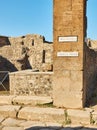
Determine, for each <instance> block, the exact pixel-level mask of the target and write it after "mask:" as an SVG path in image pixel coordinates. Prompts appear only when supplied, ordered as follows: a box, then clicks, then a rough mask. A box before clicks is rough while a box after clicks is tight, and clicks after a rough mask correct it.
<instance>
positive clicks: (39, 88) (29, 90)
mask: <svg viewBox="0 0 97 130" xmlns="http://www.w3.org/2000/svg"><path fill="white" fill-rule="evenodd" d="M52 78H53V72H33V71H32V70H24V71H18V72H13V73H10V94H12V95H13V94H14V95H32V96H35V95H40V96H52Z"/></svg>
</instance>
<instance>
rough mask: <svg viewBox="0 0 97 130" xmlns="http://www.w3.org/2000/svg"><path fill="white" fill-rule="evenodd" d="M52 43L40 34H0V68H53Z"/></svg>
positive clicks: (46, 69)
mask: <svg viewBox="0 0 97 130" xmlns="http://www.w3.org/2000/svg"><path fill="white" fill-rule="evenodd" d="M52 55H53V44H52V43H50V42H47V41H45V38H44V37H43V36H41V35H34V34H32V35H31V34H29V35H26V36H21V37H5V36H0V70H3V71H6V70H7V71H10V72H14V71H19V70H25V69H33V70H39V71H51V70H52V69H53V56H52Z"/></svg>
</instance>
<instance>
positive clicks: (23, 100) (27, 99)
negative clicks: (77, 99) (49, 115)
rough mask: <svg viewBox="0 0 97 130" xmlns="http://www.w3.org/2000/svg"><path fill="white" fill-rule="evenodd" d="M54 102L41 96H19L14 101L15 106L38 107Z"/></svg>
mask: <svg viewBox="0 0 97 130" xmlns="http://www.w3.org/2000/svg"><path fill="white" fill-rule="evenodd" d="M50 102H52V99H51V97H40V96H17V97H15V98H14V99H13V104H23V105H33V106H35V105H37V104H45V103H50Z"/></svg>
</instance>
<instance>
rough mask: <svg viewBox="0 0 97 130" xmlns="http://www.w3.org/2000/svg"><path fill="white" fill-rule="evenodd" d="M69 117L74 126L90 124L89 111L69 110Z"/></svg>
mask: <svg viewBox="0 0 97 130" xmlns="http://www.w3.org/2000/svg"><path fill="white" fill-rule="evenodd" d="M67 115H68V117H69V118H70V120H71V122H72V123H73V124H78V123H79V124H90V112H89V111H84V110H76V109H75V110H73V109H68V110H67Z"/></svg>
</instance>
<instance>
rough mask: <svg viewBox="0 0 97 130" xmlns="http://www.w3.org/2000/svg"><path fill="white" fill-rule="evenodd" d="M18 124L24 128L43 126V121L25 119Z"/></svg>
mask: <svg viewBox="0 0 97 130" xmlns="http://www.w3.org/2000/svg"><path fill="white" fill-rule="evenodd" d="M19 126H21V127H24V129H27V128H32V127H35V126H45V123H42V122H39V121H26V122H22V123H20V124H19Z"/></svg>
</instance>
